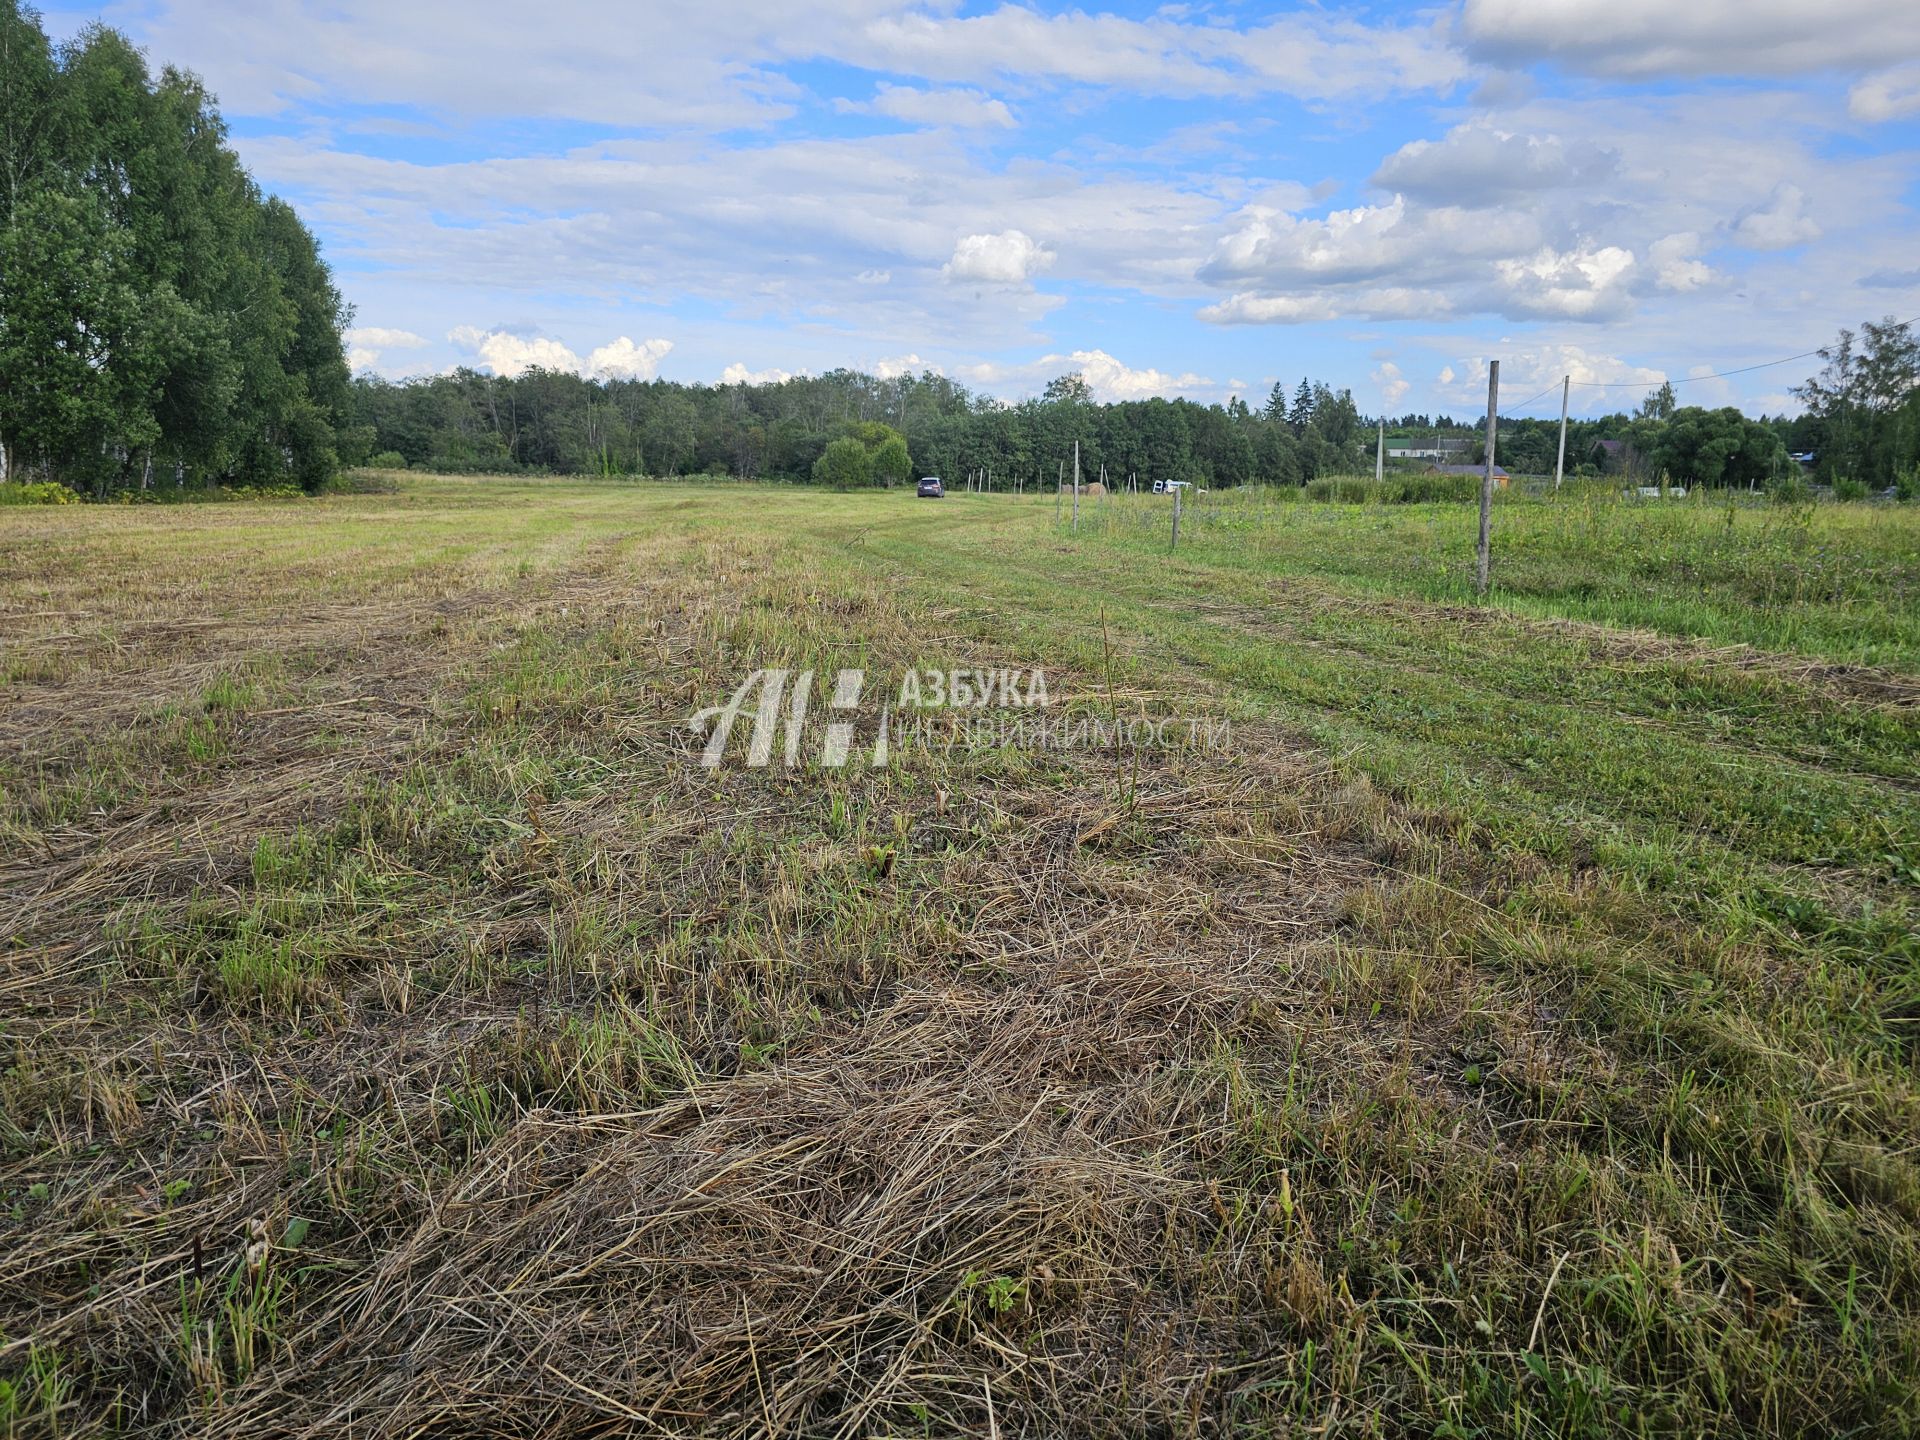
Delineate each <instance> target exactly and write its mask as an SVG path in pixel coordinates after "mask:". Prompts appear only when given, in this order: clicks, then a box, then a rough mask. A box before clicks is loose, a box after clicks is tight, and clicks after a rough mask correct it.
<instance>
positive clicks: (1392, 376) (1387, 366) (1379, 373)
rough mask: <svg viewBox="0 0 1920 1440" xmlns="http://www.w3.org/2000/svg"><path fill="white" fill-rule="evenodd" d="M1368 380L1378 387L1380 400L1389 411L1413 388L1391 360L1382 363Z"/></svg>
mask: <svg viewBox="0 0 1920 1440" xmlns="http://www.w3.org/2000/svg"><path fill="white" fill-rule="evenodd" d="M1369 378H1371V379H1372V381H1373V383H1374V384H1376V385H1378V386H1379V387H1380V398H1381V399H1382V400H1384V401H1385V402H1386V404H1387V408H1388V409H1389V410H1391V409H1392V408H1393V407H1394V406H1395V405H1398V404H1399V403H1400V400H1401V397H1402V396H1404V395H1405V394H1406V393H1407V391H1409V390H1411V389H1412V388H1413V383H1412V382H1411V381H1409V380H1408V379H1407V378H1406V376H1404V375H1402V374H1401V373H1400V367H1399V366H1398V365H1396V364H1394V363H1393V361H1391V360H1385V361H1382V362H1381V364H1380V367H1379V368H1378V369H1377V370H1375V371H1373V372H1372V375H1371V376H1370V377H1369Z"/></svg>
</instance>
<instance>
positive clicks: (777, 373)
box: [720, 360, 793, 385]
mask: <svg viewBox="0 0 1920 1440" xmlns="http://www.w3.org/2000/svg"><path fill="white" fill-rule="evenodd" d="M792 378H793V372H792V371H790V370H776V369H773V368H772V367H769V368H767V369H765V370H749V369H748V368H747V367H746V366H745V365H744V364H742V363H741V362H740V361H738V360H736V361H734V363H733V364H731V365H729V366H727V368H726V369H725V370H722V371H721V372H720V383H721V384H722V385H778V384H779V383H780V382H781V381H783V380H791V379H792Z"/></svg>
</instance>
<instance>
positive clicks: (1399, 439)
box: [1387, 435, 1473, 460]
mask: <svg viewBox="0 0 1920 1440" xmlns="http://www.w3.org/2000/svg"><path fill="white" fill-rule="evenodd" d="M1472 448H1473V441H1471V440H1468V439H1464V438H1462V437H1459V436H1453V435H1442V436H1436V437H1434V438H1432V439H1422V440H1415V439H1413V438H1411V437H1409V436H1406V435H1391V436H1388V437H1387V458H1388V459H1389V460H1457V459H1459V458H1460V457H1461V456H1463V455H1465V454H1466V453H1467V452H1468V451H1470V450H1471V449H1472Z"/></svg>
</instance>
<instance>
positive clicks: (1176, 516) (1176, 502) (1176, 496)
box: [1167, 485, 1187, 550]
mask: <svg viewBox="0 0 1920 1440" xmlns="http://www.w3.org/2000/svg"><path fill="white" fill-rule="evenodd" d="M1186 488H1187V487H1186V486H1184V485H1182V486H1181V487H1180V488H1179V489H1178V490H1175V491H1174V492H1173V543H1172V544H1171V545H1169V546H1168V547H1167V549H1169V550H1178V549H1179V548H1180V496H1181V494H1182V493H1183V492H1184V491H1185V490H1186Z"/></svg>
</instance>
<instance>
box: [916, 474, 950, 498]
mask: <svg viewBox="0 0 1920 1440" xmlns="http://www.w3.org/2000/svg"><path fill="white" fill-rule="evenodd" d="M946 494H947V492H946V491H945V490H944V489H942V488H941V485H940V477H939V476H938V475H928V476H925V477H924V478H923V479H922V480H921V481H920V499H922V500H943V499H945V498H946Z"/></svg>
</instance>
